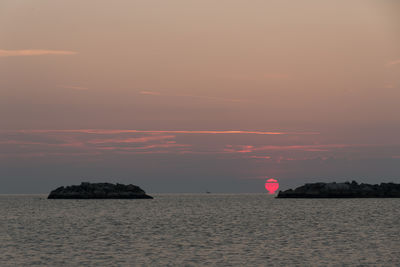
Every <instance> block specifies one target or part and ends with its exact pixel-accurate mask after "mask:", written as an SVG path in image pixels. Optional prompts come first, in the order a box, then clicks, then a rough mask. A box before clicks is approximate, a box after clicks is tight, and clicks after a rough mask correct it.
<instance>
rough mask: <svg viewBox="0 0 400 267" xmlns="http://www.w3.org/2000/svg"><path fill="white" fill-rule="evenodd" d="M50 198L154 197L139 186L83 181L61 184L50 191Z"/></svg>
mask: <svg viewBox="0 0 400 267" xmlns="http://www.w3.org/2000/svg"><path fill="white" fill-rule="evenodd" d="M48 198H49V199H91V198H101V199H136V198H141V199H143V198H146V199H151V198H153V197H151V196H149V195H146V192H144V191H143V190H142V189H141V188H140V187H139V186H136V185H132V184H129V185H123V184H110V183H81V184H80V185H71V186H67V187H64V186H61V187H59V188H57V189H55V190H53V191H51V192H50V194H49V196H48Z"/></svg>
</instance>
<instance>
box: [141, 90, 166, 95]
mask: <svg viewBox="0 0 400 267" xmlns="http://www.w3.org/2000/svg"><path fill="white" fill-rule="evenodd" d="M139 94H141V95H161V93H159V92H153V91H140V92H139Z"/></svg>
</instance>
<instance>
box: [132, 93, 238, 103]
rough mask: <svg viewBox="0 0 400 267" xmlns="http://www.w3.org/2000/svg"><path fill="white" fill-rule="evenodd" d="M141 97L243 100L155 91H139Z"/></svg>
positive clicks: (224, 100)
mask: <svg viewBox="0 0 400 267" xmlns="http://www.w3.org/2000/svg"><path fill="white" fill-rule="evenodd" d="M139 94H141V95H152V96H169V97H188V98H199V99H207V100H215V101H223V102H243V101H245V100H243V99H235V98H226V97H216V96H204V95H192V94H162V93H160V92H155V91H140V92H139Z"/></svg>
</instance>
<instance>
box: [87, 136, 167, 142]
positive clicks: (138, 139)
mask: <svg viewBox="0 0 400 267" xmlns="http://www.w3.org/2000/svg"><path fill="white" fill-rule="evenodd" d="M171 138H175V135H156V136H144V137H132V138H124V139H122V138H109V139H93V140H89V141H88V143H90V144H106V143H128V144H129V143H147V142H150V141H156V140H165V139H171Z"/></svg>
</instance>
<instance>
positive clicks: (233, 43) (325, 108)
mask: <svg viewBox="0 0 400 267" xmlns="http://www.w3.org/2000/svg"><path fill="white" fill-rule="evenodd" d="M399 103H400V2H399V1H396V0H337V1H324V0H301V1H289V0H262V1H261V0H254V1H248V0H229V1H228V0H220V1H215V0H213V1H211V0H202V1H192V0H168V1H165V0H129V1H128V0H126V1H122V0H116V1H103V0H87V1H80V0H68V1H53V0H40V1H37V0H2V1H1V2H0V193H47V192H49V191H50V190H52V189H54V188H55V187H58V186H61V185H71V184H78V183H80V182H82V181H89V182H105V181H107V182H120V183H133V184H136V185H139V186H141V187H142V188H143V189H144V190H146V192H149V193H151V192H153V193H182V192H199V193H201V192H205V191H211V192H222V193H243V192H254V193H261V192H265V193H266V190H265V188H264V183H265V181H266V180H267V179H269V178H275V179H277V180H278V182H279V183H280V186H281V189H288V188H291V187H296V186H299V185H302V184H304V183H307V182H319V181H325V182H330V181H336V182H343V181H351V180H356V181H358V182H366V183H380V182H400V139H399V136H400V116H399V114H400V104H399Z"/></svg>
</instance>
